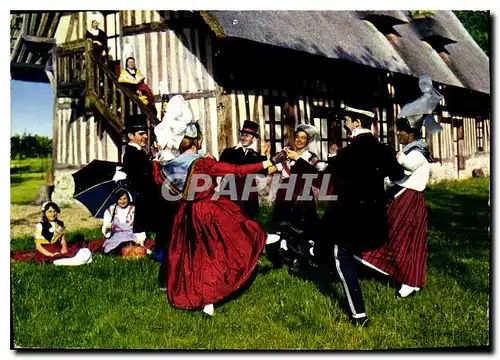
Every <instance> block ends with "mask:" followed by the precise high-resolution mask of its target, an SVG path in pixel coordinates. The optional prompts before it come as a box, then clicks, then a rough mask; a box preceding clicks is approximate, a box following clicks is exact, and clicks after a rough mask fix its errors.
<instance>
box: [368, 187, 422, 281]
mask: <svg viewBox="0 0 500 360" xmlns="http://www.w3.org/2000/svg"><path fill="white" fill-rule="evenodd" d="M387 217H388V221H389V241H388V242H387V243H385V244H384V245H383V246H382V247H381V248H380V249H377V250H373V251H368V252H365V253H363V260H365V261H367V262H369V263H370V264H372V265H373V266H375V267H377V268H378V269H380V270H382V271H385V272H386V273H388V274H389V275H391V276H392V277H394V279H396V280H397V281H399V282H400V283H402V284H406V285H409V286H414V287H423V286H424V284H425V273H426V264H427V208H426V207H425V201H424V194H423V192H420V191H415V190H412V189H406V190H405V191H404V192H403V193H402V194H401V195H399V196H398V197H397V198H396V199H394V200H393V201H391V202H390V203H389V205H388V206H387Z"/></svg>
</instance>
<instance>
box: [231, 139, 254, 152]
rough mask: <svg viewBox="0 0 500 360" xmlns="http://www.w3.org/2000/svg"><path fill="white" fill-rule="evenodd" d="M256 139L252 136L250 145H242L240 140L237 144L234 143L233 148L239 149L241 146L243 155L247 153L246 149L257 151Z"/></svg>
mask: <svg viewBox="0 0 500 360" xmlns="http://www.w3.org/2000/svg"><path fill="white" fill-rule="evenodd" d="M256 140H257V139H255V138H254V140H252V144H251V145H250V146H246V147H245V146H243V145H242V144H241V141H240V142H239V143H238V145H236V147H235V149H239V148H243V152H244V153H245V155H246V154H247V152H248V149H252V150H253V151H255V152H257V141H256Z"/></svg>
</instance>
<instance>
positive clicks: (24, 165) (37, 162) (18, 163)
mask: <svg viewBox="0 0 500 360" xmlns="http://www.w3.org/2000/svg"><path fill="white" fill-rule="evenodd" d="M51 167H52V159H51V158H50V157H49V158H41V157H38V158H25V159H11V160H10V172H11V174H14V173H18V172H48V171H50V169H51Z"/></svg>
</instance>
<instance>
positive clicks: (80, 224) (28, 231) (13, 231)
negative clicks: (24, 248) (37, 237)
mask: <svg viewBox="0 0 500 360" xmlns="http://www.w3.org/2000/svg"><path fill="white" fill-rule="evenodd" d="M41 217H42V210H41V206H38V205H14V204H11V205H10V237H11V239H16V238H19V237H21V236H25V235H33V232H34V229H35V224H36V223H37V222H39V221H40V219H41ZM59 218H60V219H61V220H62V221H64V225H65V226H66V229H67V230H68V231H74V230H78V229H92V228H94V229H95V228H97V229H98V228H100V227H101V225H102V220H101V219H94V218H92V216H91V214H90V212H89V211H88V210H87V209H86V208H85V207H83V206H82V205H78V204H74V205H71V206H69V207H64V208H62V209H61V214H60V215H59Z"/></svg>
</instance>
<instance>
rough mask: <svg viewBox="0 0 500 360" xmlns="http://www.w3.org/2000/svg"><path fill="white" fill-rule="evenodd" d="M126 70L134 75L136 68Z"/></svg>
mask: <svg viewBox="0 0 500 360" xmlns="http://www.w3.org/2000/svg"><path fill="white" fill-rule="evenodd" d="M127 71H128V72H129V73H131V74H133V75H135V74H136V73H137V69H135V68H134V69H130V68H127Z"/></svg>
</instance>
